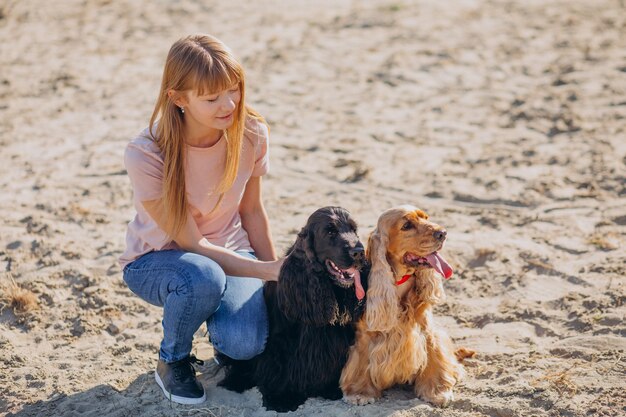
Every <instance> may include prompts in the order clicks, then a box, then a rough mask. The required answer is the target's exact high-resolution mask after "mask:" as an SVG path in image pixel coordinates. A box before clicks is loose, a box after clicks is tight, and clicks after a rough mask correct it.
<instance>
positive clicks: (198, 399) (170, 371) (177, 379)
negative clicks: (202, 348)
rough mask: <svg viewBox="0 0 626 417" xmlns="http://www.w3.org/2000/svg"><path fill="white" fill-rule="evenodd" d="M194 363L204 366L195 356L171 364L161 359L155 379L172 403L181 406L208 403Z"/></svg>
mask: <svg viewBox="0 0 626 417" xmlns="http://www.w3.org/2000/svg"><path fill="white" fill-rule="evenodd" d="M194 363H197V364H200V365H203V364H204V362H203V361H201V360H199V359H196V357H195V356H193V355H191V356H188V357H186V358H184V359H181V360H179V361H176V362H171V363H165V362H163V361H162V360H161V359H159V363H158V364H157V368H156V372H155V373H154V379H156V382H157V384H159V386H160V387H161V389H162V390H163V394H165V397H166V398H168V399H169V400H170V401H174V402H175V403H179V404H200V403H203V402H204V401H206V394H205V393H204V388H203V387H202V384H200V382H198V379H197V378H196V370H195V369H194V367H193V365H192V364H194Z"/></svg>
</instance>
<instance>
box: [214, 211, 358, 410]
mask: <svg viewBox="0 0 626 417" xmlns="http://www.w3.org/2000/svg"><path fill="white" fill-rule="evenodd" d="M356 229H357V227H356V224H355V222H354V220H352V218H351V217H350V215H349V213H348V212H347V211H346V210H344V209H342V208H340V207H325V208H322V209H319V210H317V211H315V212H314V213H313V214H312V215H311V217H309V219H308V221H307V224H306V226H305V227H304V228H303V229H302V230H301V231H300V233H299V234H298V237H297V239H296V242H295V244H294V245H293V246H292V247H291V248H290V249H289V251H288V255H287V258H286V259H285V262H284V264H283V266H282V268H281V271H280V276H279V279H278V282H268V283H266V284H265V287H264V295H265V301H266V304H267V308H268V313H269V324H270V332H269V337H268V340H267V343H266V347H265V351H264V352H263V353H262V354H260V355H259V356H257V357H256V358H253V359H251V360H249V361H232V362H231V364H230V365H229V366H227V368H226V376H225V378H224V380H223V381H222V382H220V384H219V385H221V386H223V387H225V388H227V389H230V390H234V391H238V392H242V391H245V390H246V389H249V388H251V387H252V386H254V385H257V386H258V388H259V391H260V392H261V394H262V395H263V405H264V406H265V407H266V408H267V409H268V410H276V411H280V412H283V411H290V410H291V411H293V410H295V409H297V408H298V406H300V405H301V404H302V403H304V402H305V401H306V399H307V398H309V397H317V396H319V397H323V398H327V399H339V398H341V397H342V392H341V389H340V387H339V377H340V375H341V370H342V368H343V366H344V365H345V363H346V360H347V358H348V350H349V348H350V346H351V345H352V344H353V343H354V335H355V327H356V322H357V321H358V319H359V318H360V317H361V315H362V313H363V310H364V308H365V293H366V291H367V281H366V279H361V276H362V275H363V277H364V278H365V276H366V274H367V270H368V268H367V265H366V263H365V253H364V247H363V244H362V243H361V242H360V240H359V237H358V236H357V230H356Z"/></svg>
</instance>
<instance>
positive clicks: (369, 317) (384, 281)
mask: <svg viewBox="0 0 626 417" xmlns="http://www.w3.org/2000/svg"><path fill="white" fill-rule="evenodd" d="M445 240H446V231H445V229H444V228H443V227H441V226H439V225H437V224H435V223H432V222H430V221H428V215H427V214H426V213H424V212H423V211H421V210H419V209H417V208H416V207H413V206H400V207H396V208H392V209H389V210H387V211H385V212H384V213H383V214H382V215H381V216H380V218H379V219H378V225H377V227H376V229H375V230H374V231H373V232H372V234H371V236H370V238H369V243H368V248H367V258H368V259H369V261H370V262H371V268H372V269H371V272H370V275H369V288H368V290H367V304H366V311H365V315H364V316H363V318H362V319H361V320H360V321H359V322H358V324H357V335H356V342H355V345H354V346H353V347H352V348H351V350H350V355H349V358H348V362H347V364H346V366H345V367H344V369H343V372H342V375H341V382H340V383H341V389H342V391H343V393H344V399H345V400H346V401H348V402H350V403H353V404H367V403H370V402H373V401H374V400H375V399H377V398H380V396H381V394H382V391H383V390H385V389H387V388H390V387H392V386H393V385H395V384H401V383H408V384H412V385H413V386H414V390H415V394H416V395H417V396H419V397H420V398H422V399H423V400H425V401H429V402H431V403H433V404H435V405H439V406H444V405H446V404H447V403H448V402H449V401H451V400H452V399H453V394H452V388H453V387H454V385H455V384H456V383H457V382H458V381H459V380H461V378H462V377H463V375H464V369H463V366H462V365H461V362H460V361H462V360H463V358H465V357H471V356H473V354H474V352H473V351H470V350H468V349H459V350H458V351H457V352H455V351H454V348H453V345H452V341H451V340H450V337H449V336H448V335H447V334H446V333H445V332H444V331H443V330H442V329H440V328H438V327H437V326H436V325H435V322H434V319H433V315H432V309H433V306H434V305H435V304H438V303H440V302H442V301H443V300H444V298H445V294H444V291H443V285H442V276H443V277H445V278H449V277H450V276H451V275H452V268H451V267H450V266H449V265H448V263H447V262H446V261H445V260H444V259H443V257H442V256H441V255H440V254H439V253H438V251H439V250H441V248H442V247H443V244H444V241H445Z"/></svg>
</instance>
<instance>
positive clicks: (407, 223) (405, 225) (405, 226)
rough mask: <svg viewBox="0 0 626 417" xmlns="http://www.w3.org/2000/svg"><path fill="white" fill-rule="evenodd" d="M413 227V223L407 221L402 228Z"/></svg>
mask: <svg viewBox="0 0 626 417" xmlns="http://www.w3.org/2000/svg"><path fill="white" fill-rule="evenodd" d="M412 228H413V223H411V222H406V223H404V224H403V225H402V230H409V229H412Z"/></svg>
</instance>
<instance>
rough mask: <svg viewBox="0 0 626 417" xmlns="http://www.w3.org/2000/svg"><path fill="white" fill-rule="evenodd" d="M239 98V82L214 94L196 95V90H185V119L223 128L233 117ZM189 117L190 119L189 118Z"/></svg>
mask: <svg viewBox="0 0 626 417" xmlns="http://www.w3.org/2000/svg"><path fill="white" fill-rule="evenodd" d="M239 100H241V90H240V89H239V84H236V85H234V86H233V87H231V88H229V89H227V90H223V91H220V92H218V93H215V94H207V95H201V96H199V95H197V93H196V91H193V90H192V91H188V92H187V105H186V106H184V108H185V120H186V121H187V122H190V121H191V120H193V123H194V124H197V125H198V127H203V128H208V129H216V130H225V129H228V128H229V127H230V126H231V125H232V124H233V121H234V119H235V110H236V109H237V105H238V104H239ZM189 119H191V120H189Z"/></svg>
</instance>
